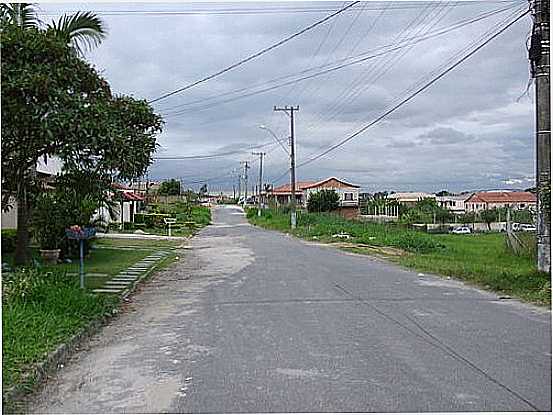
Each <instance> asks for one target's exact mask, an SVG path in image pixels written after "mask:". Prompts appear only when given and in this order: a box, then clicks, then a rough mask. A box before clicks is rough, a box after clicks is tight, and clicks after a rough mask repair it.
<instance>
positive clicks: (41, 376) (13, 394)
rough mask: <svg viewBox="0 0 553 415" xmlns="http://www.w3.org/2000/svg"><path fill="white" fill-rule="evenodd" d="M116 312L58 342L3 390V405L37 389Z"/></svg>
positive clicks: (121, 296) (129, 290) (125, 294)
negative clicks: (17, 380) (42, 358)
mask: <svg viewBox="0 0 553 415" xmlns="http://www.w3.org/2000/svg"><path fill="white" fill-rule="evenodd" d="M168 257H169V255H167V256H165V257H164V258H162V259H161V260H159V261H157V262H156V263H155V265H153V266H152V267H151V268H150V269H148V271H146V272H145V273H144V274H142V275H141V276H140V277H139V278H138V279H136V280H135V281H134V282H133V283H132V285H131V286H130V287H129V288H127V289H126V290H125V291H123V292H121V293H120V294H119V300H120V302H123V301H125V300H127V299H128V297H129V296H130V295H131V294H132V293H133V292H134V290H135V289H136V287H137V285H138V284H139V283H140V282H142V281H143V280H144V279H145V278H146V277H148V276H149V275H151V274H152V273H153V272H154V271H157V269H158V268H159V264H160V263H161V262H162V261H164V260H165V259H167V258H168ZM96 295H98V294H96ZM116 314H117V312H114V313H113V312H112V313H111V314H108V315H105V316H102V317H100V318H98V319H96V320H92V321H91V322H90V323H89V324H88V325H87V326H86V327H84V328H83V329H81V330H80V331H79V332H78V333H76V334H75V335H73V336H72V337H71V338H70V339H69V340H67V341H66V342H65V343H62V344H60V345H59V346H58V347H57V348H56V350H53V351H52V352H50V353H48V355H47V356H46V358H45V359H44V360H43V361H41V362H39V363H37V364H35V365H34V367H33V368H32V369H30V370H29V371H28V372H27V373H25V374H24V375H23V377H22V378H21V380H20V381H19V382H18V383H17V384H16V385H14V386H12V387H10V388H8V389H6V390H4V391H3V393H2V403H3V405H6V404H7V403H8V402H9V403H16V402H17V401H20V400H21V399H22V398H24V397H25V396H27V395H28V394H30V393H31V392H34V391H36V390H38V388H39V387H40V386H41V385H42V383H43V381H44V380H45V379H47V378H48V376H49V375H51V374H53V373H55V372H56V371H57V370H58V369H59V367H60V365H62V364H63V363H65V362H66V361H67V360H68V359H69V358H70V357H71V356H72V355H73V354H74V353H75V351H76V349H77V348H78V347H79V346H80V345H81V344H83V343H84V342H85V341H86V340H88V339H90V338H91V337H92V336H94V335H95V334H98V333H99V332H100V331H101V329H102V328H103V327H104V325H105V324H107V323H108V322H109V321H110V320H111V319H112V318H113V317H114V316H115V315H116ZM33 379H34V382H33ZM3 412H4V411H3Z"/></svg>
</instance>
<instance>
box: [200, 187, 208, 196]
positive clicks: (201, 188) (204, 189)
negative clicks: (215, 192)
mask: <svg viewBox="0 0 553 415" xmlns="http://www.w3.org/2000/svg"><path fill="white" fill-rule="evenodd" d="M205 195H207V184H204V185H202V187H200V191H199V192H198V196H200V197H202V196H205Z"/></svg>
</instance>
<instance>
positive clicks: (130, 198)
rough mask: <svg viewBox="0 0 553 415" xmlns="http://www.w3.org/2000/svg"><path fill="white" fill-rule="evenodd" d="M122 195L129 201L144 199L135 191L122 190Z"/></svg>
mask: <svg viewBox="0 0 553 415" xmlns="http://www.w3.org/2000/svg"><path fill="white" fill-rule="evenodd" d="M122 195H123V199H124V200H127V201H130V202H133V201H137V202H139V201H142V200H144V197H142V196H140V195H139V194H136V193H130V192H124V193H122Z"/></svg>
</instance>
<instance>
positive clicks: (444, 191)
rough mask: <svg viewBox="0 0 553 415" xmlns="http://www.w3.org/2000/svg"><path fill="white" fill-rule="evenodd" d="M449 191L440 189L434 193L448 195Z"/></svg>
mask: <svg viewBox="0 0 553 415" xmlns="http://www.w3.org/2000/svg"><path fill="white" fill-rule="evenodd" d="M449 195H451V193H449V192H448V191H447V190H441V191H439V192H438V193H436V196H449Z"/></svg>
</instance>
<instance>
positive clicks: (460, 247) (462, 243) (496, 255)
mask: <svg viewBox="0 0 553 415" xmlns="http://www.w3.org/2000/svg"><path fill="white" fill-rule="evenodd" d="M248 219H249V220H250V222H251V223H253V224H256V225H259V226H262V227H265V228H268V229H274V230H278V231H283V232H289V233H292V234H294V235H296V236H298V237H300V238H304V239H308V240H317V241H319V242H333V243H337V242H347V243H346V244H342V245H343V246H342V248H343V249H347V250H350V251H354V252H357V253H365V254H374V252H375V250H374V249H373V247H393V248H395V249H400V250H401V251H400V253H401V252H403V254H402V255H393V254H392V255H388V256H387V258H388V259H390V260H392V261H394V262H396V263H398V264H400V265H403V266H406V267H409V268H413V269H416V270H420V271H424V272H429V273H436V274H440V275H443V276H451V277H455V278H458V279H462V280H465V281H468V282H470V283H472V284H475V285H478V286H480V287H483V288H486V289H491V290H494V291H496V292H499V293H502V294H506V295H509V296H513V297H517V298H520V299H523V300H526V301H530V302H533V303H536V304H547V305H549V304H551V281H550V275H549V274H546V273H540V272H538V271H537V270H536V266H535V260H534V258H533V256H532V255H531V254H528V255H525V256H516V255H514V254H512V253H511V252H510V251H509V250H508V249H507V247H506V244H505V239H504V238H505V236H504V234H474V235H429V234H426V233H424V232H421V231H416V230H409V229H406V228H405V227H402V226H399V225H396V224H377V223H366V222H359V221H351V220H346V219H344V218H341V217H338V216H335V215H329V214H308V213H303V212H302V213H301V214H299V215H298V227H297V229H295V230H293V231H292V230H291V229H290V225H289V220H290V218H289V215H288V214H285V213H282V212H277V211H275V210H267V211H264V214H263V216H261V217H257V216H256V211H255V210H250V211H248ZM340 233H346V234H348V235H349V236H350V238H349V239H340V238H334V237H333V235H335V234H340ZM346 245H347V246H346Z"/></svg>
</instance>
